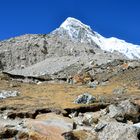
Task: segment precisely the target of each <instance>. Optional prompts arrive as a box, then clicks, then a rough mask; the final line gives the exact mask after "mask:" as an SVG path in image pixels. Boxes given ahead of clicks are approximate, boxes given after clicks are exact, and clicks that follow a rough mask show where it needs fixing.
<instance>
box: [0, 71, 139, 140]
mask: <svg viewBox="0 0 140 140" xmlns="http://www.w3.org/2000/svg"><path fill="white" fill-rule="evenodd" d="M131 71H132V69H130V70H128V69H127V70H126V72H125V74H123V73H120V74H118V75H117V76H113V77H112V78H110V80H109V81H105V82H103V81H102V82H100V83H97V82H96V81H94V83H93V82H92V83H90V84H83V83H77V84H72V83H66V82H65V81H40V82H34V81H30V80H29V81H28V80H27V81H26V82H23V81H20V80H18V81H17V79H16V80H15V79H13V78H11V77H9V75H8V76H7V75H5V74H1V80H0V91H1V92H0V94H1V95H3V96H6V95H7V96H6V98H5V99H4V98H2V97H1V102H0V122H1V123H0V125H1V127H0V129H1V130H0V138H1V139H23V140H24V139H27V140H28V139H31V140H36V139H38V140H39V139H42V140H43V139H44V140H48V139H51V140H58V139H59V140H61V139H62V140H64V139H65V140H78V139H79V140H111V139H113V140H125V139H126V140H128V139H130V140H137V139H140V136H139V134H140V124H139V122H140V112H139V110H140V96H139V92H140V89H139V84H138V79H137V78H138V77H137V75H136V72H138V69H137V70H136V71H134V73H132V72H131ZM130 73H131V75H130ZM127 75H128V76H127ZM134 75H135V76H134ZM124 76H125V78H126V79H124ZM135 77H137V78H135ZM134 78H135V79H134ZM132 79H133V81H132ZM130 85H131V86H130ZM132 85H133V86H132ZM8 91H11V93H9V92H8ZM14 91H16V92H14ZM2 93H3V94H2ZM12 93H13V94H12ZM15 93H16V94H15ZM11 95H13V96H11Z"/></svg>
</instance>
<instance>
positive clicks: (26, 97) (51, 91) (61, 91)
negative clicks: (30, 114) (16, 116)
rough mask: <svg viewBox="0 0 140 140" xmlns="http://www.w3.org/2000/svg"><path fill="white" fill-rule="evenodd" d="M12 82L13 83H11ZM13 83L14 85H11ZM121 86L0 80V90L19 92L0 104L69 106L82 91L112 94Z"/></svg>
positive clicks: (116, 84)
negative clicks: (89, 85) (16, 95)
mask: <svg viewBox="0 0 140 140" xmlns="http://www.w3.org/2000/svg"><path fill="white" fill-rule="evenodd" d="M11 83H14V84H11ZM11 85H14V86H11ZM119 86H123V85H122V84H121V83H119V82H113V83H110V84H109V85H107V86H99V87H97V88H96V89H92V88H88V87H87V86H80V85H69V84H65V83H63V84H59V83H42V84H40V85H36V84H26V83H18V82H17V83H16V84H15V82H13V81H6V80H0V90H17V91H19V92H20V93H21V94H20V96H18V97H14V98H7V99H3V100H1V102H0V106H1V107H2V106H9V107H16V108H17V109H19V110H21V109H24V110H32V109H34V108H48V107H52V108H61V109H64V108H71V107H76V106H79V105H76V104H74V99H75V98H76V97H77V96H78V95H80V94H82V93H84V92H89V93H91V94H93V95H94V96H96V97H97V99H98V97H99V96H100V95H104V96H109V97H111V96H112V91H113V89H114V88H116V87H119ZM135 92H139V91H138V90H136V89H134V88H129V92H128V94H129V93H135Z"/></svg>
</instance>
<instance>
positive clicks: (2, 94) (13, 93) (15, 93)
mask: <svg viewBox="0 0 140 140" xmlns="http://www.w3.org/2000/svg"><path fill="white" fill-rule="evenodd" d="M19 94H20V93H19V92H18V91H7V90H1V91H0V99H5V98H9V97H16V96H19Z"/></svg>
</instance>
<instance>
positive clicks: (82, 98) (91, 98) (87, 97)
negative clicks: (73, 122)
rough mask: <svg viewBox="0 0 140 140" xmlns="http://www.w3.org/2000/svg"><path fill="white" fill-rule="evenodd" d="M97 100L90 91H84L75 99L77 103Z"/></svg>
mask: <svg viewBox="0 0 140 140" xmlns="http://www.w3.org/2000/svg"><path fill="white" fill-rule="evenodd" d="M95 101H96V98H95V97H94V96H93V95H91V94H90V93H84V94H81V95H79V96H78V97H77V98H76V100H75V101H74V102H75V103H76V104H91V103H94V102H95Z"/></svg>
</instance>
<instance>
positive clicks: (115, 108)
mask: <svg viewBox="0 0 140 140" xmlns="http://www.w3.org/2000/svg"><path fill="white" fill-rule="evenodd" d="M108 112H109V113H108V114H107V116H109V117H110V118H115V119H116V120H118V121H127V120H131V121H133V122H138V120H139V119H138V118H139V116H140V115H139V107H138V105H136V104H134V103H133V102H131V101H129V100H125V101H121V102H120V103H118V104H117V105H110V106H109V107H108Z"/></svg>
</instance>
